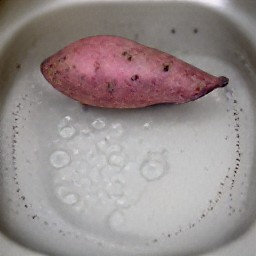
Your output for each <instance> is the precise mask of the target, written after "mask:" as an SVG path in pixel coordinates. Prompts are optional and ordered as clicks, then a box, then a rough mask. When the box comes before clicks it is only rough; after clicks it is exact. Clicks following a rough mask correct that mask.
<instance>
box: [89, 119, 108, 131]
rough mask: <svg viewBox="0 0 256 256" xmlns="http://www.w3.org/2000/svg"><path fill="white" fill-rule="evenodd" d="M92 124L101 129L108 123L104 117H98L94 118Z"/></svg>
mask: <svg viewBox="0 0 256 256" xmlns="http://www.w3.org/2000/svg"><path fill="white" fill-rule="evenodd" d="M92 126H93V127H94V128H95V129H96V130H101V129H103V128H104V127H105V126H106V123H105V122H104V120H103V119H100V118H97V119H96V120H94V121H93V122H92Z"/></svg>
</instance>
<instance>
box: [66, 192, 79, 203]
mask: <svg viewBox="0 0 256 256" xmlns="http://www.w3.org/2000/svg"><path fill="white" fill-rule="evenodd" d="M78 199H79V198H78V195H77V194H75V193H67V194H66V195H65V196H64V197H63V198H62V200H63V202H64V203H65V204H69V205H72V204H76V203H77V202H78Z"/></svg>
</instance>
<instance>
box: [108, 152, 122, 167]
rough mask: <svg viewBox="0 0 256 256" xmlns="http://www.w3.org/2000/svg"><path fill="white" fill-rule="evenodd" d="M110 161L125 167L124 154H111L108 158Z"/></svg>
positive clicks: (112, 163)
mask: <svg viewBox="0 0 256 256" xmlns="http://www.w3.org/2000/svg"><path fill="white" fill-rule="evenodd" d="M108 162H109V164H111V165H114V166H118V167H123V166H124V164H125V159H124V156H123V155H121V154H118V153H114V154H111V155H110V156H109V158H108Z"/></svg>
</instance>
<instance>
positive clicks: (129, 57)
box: [122, 51, 132, 61]
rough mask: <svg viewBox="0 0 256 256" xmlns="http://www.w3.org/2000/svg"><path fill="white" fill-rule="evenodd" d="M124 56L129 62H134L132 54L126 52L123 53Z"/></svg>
mask: <svg viewBox="0 0 256 256" xmlns="http://www.w3.org/2000/svg"><path fill="white" fill-rule="evenodd" d="M122 55H123V56H125V57H126V59H127V60H128V61H131V60H132V55H131V54H130V53H128V52H127V51H124V52H123V53H122Z"/></svg>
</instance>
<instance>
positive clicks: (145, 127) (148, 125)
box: [143, 122, 151, 130]
mask: <svg viewBox="0 0 256 256" xmlns="http://www.w3.org/2000/svg"><path fill="white" fill-rule="evenodd" d="M150 125H151V123H150V122H148V123H145V124H144V125H143V128H144V129H145V130H148V129H149V128H150Z"/></svg>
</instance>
